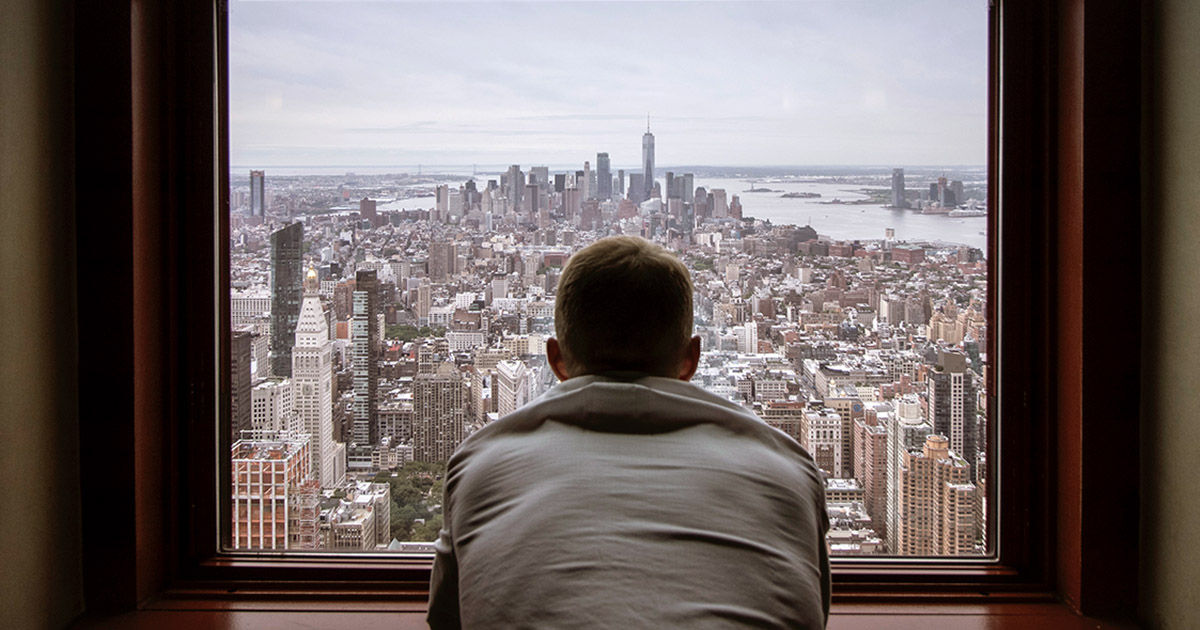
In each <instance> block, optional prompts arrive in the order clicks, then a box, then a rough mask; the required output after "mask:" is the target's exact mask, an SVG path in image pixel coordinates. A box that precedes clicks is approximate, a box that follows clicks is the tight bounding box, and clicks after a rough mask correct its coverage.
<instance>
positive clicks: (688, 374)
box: [547, 335, 700, 381]
mask: <svg viewBox="0 0 1200 630" xmlns="http://www.w3.org/2000/svg"><path fill="white" fill-rule="evenodd" d="M548 351H549V348H547V352H548ZM698 369H700V336H699V335H693V336H692V338H691V339H689V340H688V347H687V351H685V352H684V355H683V362H682V363H681V364H680V366H679V380H681V381H690V380H692V377H693V376H695V375H696V370H698Z"/></svg>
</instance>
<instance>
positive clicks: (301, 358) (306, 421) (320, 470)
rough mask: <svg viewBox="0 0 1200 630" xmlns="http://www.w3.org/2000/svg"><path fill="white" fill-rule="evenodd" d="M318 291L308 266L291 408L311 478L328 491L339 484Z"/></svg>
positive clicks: (329, 344)
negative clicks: (306, 442) (309, 461)
mask: <svg viewBox="0 0 1200 630" xmlns="http://www.w3.org/2000/svg"><path fill="white" fill-rule="evenodd" d="M319 290H320V283H319V281H318V280H317V271H316V269H313V268H311V267H310V268H309V270H308V275H307V276H306V277H305V279H304V302H303V303H302V304H301V305H300V319H299V321H298V322H297V323H296V345H295V347H294V348H292V409H293V411H294V413H295V423H296V424H295V427H294V430H295V431H296V432H297V433H299V434H302V435H308V436H309V445H310V447H309V453H310V457H311V459H312V475H311V476H312V478H313V479H315V480H316V481H317V482H318V483H320V485H321V487H324V488H330V487H333V486H335V485H338V482H339V481H340V480H339V479H334V465H333V452H334V446H333V369H332V355H333V341H332V340H331V339H330V338H329V324H328V323H327V322H326V321H325V309H324V307H322V306H321V297H320V295H319V293H318V291H319Z"/></svg>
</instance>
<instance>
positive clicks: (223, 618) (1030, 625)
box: [73, 600, 1137, 630]
mask: <svg viewBox="0 0 1200 630" xmlns="http://www.w3.org/2000/svg"><path fill="white" fill-rule="evenodd" d="M163 603H166V604H167V605H169V606H171V607H172V609H157V610H151V609H147V610H139V611H135V612H131V613H125V614H121V615H115V616H108V617H102V616H95V617H93V616H87V617H84V618H83V619H81V620H80V621H79V622H77V623H76V624H75V625H74V626H73V627H74V628H77V629H98V630H107V629H110V628H113V629H115V628H121V629H125V628H132V629H135V630H139V629H142V628H145V629H147V630H149V629H151V628H177V629H179V630H189V629H190V628H197V629H199V628H205V629H207V628H227V629H231V630H233V629H242V628H255V629H261V630H272V629H274V628H294V627H297V626H301V625H302V626H304V627H308V628H330V629H334V630H337V629H341V628H345V629H346V630H359V629H360V628H364V627H389V628H399V629H401V630H406V629H409V628H426V627H427V626H426V625H425V610H424V608H425V605H424V604H423V603H420V604H417V603H409V602H391V603H383V602H377V603H374V604H371V603H366V602H364V603H359V604H347V603H340V604H333V605H331V604H321V603H319V602H304V601H297V600H286V601H274V602H269V601H257V602H244V601H243V602H230V601H220V600H193V601H189V602H181V601H179V600H173V601H171V602H163ZM183 604H186V605H188V606H189V608H188V609H186V610H184V609H178V608H174V607H178V606H180V605H183ZM331 606H336V609H334V608H333V607H331ZM232 607H236V608H237V610H231V608H232ZM381 608H385V609H387V610H380V609H381ZM1136 627H1137V626H1135V625H1133V624H1129V623H1115V622H1107V621H1101V620H1098V619H1095V618H1091V617H1080V616H1078V615H1076V614H1075V613H1074V612H1072V611H1071V610H1070V609H1069V608H1067V607H1066V606H1065V605H1062V604H978V605H970V604H966V605H960V604H954V605H936V604H934V605H930V604H834V606H833V612H832V614H831V615H830V618H829V628H830V630H856V629H860V628H861V629H865V628H890V629H893V630H908V629H912V630H928V629H931V628H933V629H936V628H956V629H964V630H972V629H978V630H985V629H986V630H1017V629H1018V628H1019V629H1022V630H1043V629H1044V630H1084V629H1088V630H1128V629H1133V628H1136Z"/></svg>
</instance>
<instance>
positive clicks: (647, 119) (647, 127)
mask: <svg viewBox="0 0 1200 630" xmlns="http://www.w3.org/2000/svg"><path fill="white" fill-rule="evenodd" d="M646 133H650V112H646Z"/></svg>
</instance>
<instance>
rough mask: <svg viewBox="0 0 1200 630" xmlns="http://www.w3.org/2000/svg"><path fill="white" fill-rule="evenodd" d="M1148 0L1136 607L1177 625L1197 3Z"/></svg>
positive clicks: (1195, 194) (1195, 433)
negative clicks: (1138, 594) (1139, 591)
mask: <svg viewBox="0 0 1200 630" xmlns="http://www.w3.org/2000/svg"><path fill="white" fill-rule="evenodd" d="M1152 6H1153V7H1154V8H1153V9H1151V10H1150V11H1151V13H1152V15H1151V16H1150V20H1149V21H1148V24H1149V27H1148V29H1149V33H1148V35H1149V37H1148V40H1149V42H1150V43H1149V47H1148V49H1147V52H1148V54H1147V60H1146V61H1147V64H1146V69H1147V73H1148V76H1149V78H1150V82H1149V86H1150V87H1149V88H1148V90H1147V99H1148V101H1149V107H1147V108H1146V112H1147V116H1146V119H1145V128H1146V132H1147V134H1146V143H1145V151H1146V155H1147V158H1148V159H1147V173H1146V175H1147V177H1146V179H1145V181H1146V184H1147V186H1148V188H1147V193H1146V209H1145V211H1144V212H1143V215H1144V221H1145V225H1144V231H1143V234H1144V235H1145V237H1144V239H1145V242H1144V243H1143V252H1144V258H1143V260H1144V261H1145V264H1144V265H1143V269H1144V273H1145V293H1144V296H1143V297H1144V302H1143V309H1144V317H1143V321H1144V322H1145V326H1146V329H1145V335H1144V342H1145V343H1144V344H1143V352H1144V356H1143V360H1142V366H1143V370H1142V374H1143V378H1144V381H1143V384H1142V404H1143V422H1142V431H1143V433H1142V475H1141V480H1142V481H1141V483H1142V500H1143V504H1142V519H1141V520H1142V524H1141V531H1142V541H1141V547H1142V549H1141V551H1142V559H1143V560H1142V576H1141V582H1140V585H1141V589H1142V597H1141V608H1142V614H1141V616H1142V619H1143V621H1144V622H1145V627H1147V628H1154V629H1160V630H1176V629H1180V630H1182V629H1184V628H1197V627H1200V588H1197V585H1200V536H1197V535H1196V529H1197V527H1198V526H1200V468H1197V466H1198V465H1200V39H1198V38H1197V37H1196V33H1197V32H1200V3H1196V2H1195V1H1194V0H1159V1H1158V2H1156V3H1152ZM1119 290H1120V289H1119V288H1117V287H1114V291H1119Z"/></svg>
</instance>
